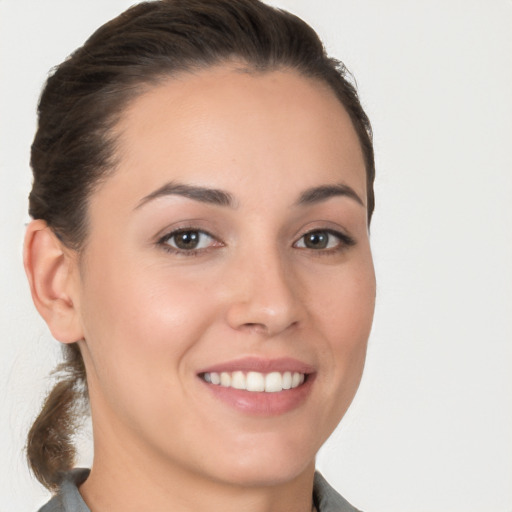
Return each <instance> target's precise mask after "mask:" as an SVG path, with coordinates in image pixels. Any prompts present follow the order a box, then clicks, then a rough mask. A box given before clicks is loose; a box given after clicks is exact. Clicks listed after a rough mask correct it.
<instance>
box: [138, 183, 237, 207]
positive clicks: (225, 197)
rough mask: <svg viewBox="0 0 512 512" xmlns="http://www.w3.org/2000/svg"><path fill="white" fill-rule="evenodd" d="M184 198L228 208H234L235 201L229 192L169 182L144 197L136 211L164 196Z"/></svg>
mask: <svg viewBox="0 0 512 512" xmlns="http://www.w3.org/2000/svg"><path fill="white" fill-rule="evenodd" d="M172 195H175V196H182V197H187V198H188V199H193V200H195V201H200V202H202V203H208V204H214V205H217V206H228V207H230V208H234V206H235V201H234V200H233V196H232V195H231V194H230V193H229V192H225V191H224V190H218V189H215V188H207V187H200V186H197V185H185V184H182V183H176V182H169V183H166V184H165V185H163V186H162V187H160V188H158V189H157V190H155V191H154V192H151V194H149V195H147V196H145V197H143V198H142V199H141V200H140V201H139V203H138V204H137V206H136V207H135V209H136V210H137V209H138V208H140V207H141V206H143V205H145V204H146V203H148V202H149V201H152V200H153V199H157V198H158V197H163V196H172Z"/></svg>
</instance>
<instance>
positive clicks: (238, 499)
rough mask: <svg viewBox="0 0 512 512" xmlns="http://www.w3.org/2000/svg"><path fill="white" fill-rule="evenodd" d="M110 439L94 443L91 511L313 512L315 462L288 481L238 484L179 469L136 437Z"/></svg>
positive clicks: (87, 490)
mask: <svg viewBox="0 0 512 512" xmlns="http://www.w3.org/2000/svg"><path fill="white" fill-rule="evenodd" d="M99 437H100V439H101V436H99ZM108 437H109V441H108V442H105V443H101V442H95V459H94V464H93V467H92V470H91V474H90V476H89V478H88V479H87V480H86V482H85V483H84V484H83V485H82V486H81V487H80V493H81V494H82V496H83V498H84V501H85V502H86V503H87V505H88V506H89V508H90V509H91V512H106V511H108V512H136V511H137V512H138V511H140V510H151V511H152V512H167V511H173V512H196V511H197V510H208V511H209V512H240V511H243V512H277V511H279V512H311V509H312V495H313V478H314V461H311V463H310V464H309V465H308V466H307V467H306V468H304V470H303V471H302V472H300V474H298V475H295V476H294V477H293V478H291V479H286V480H284V481H276V482H263V483H261V482H248V483H245V484H244V483H242V484H240V483H236V484H233V483H231V482H226V481H222V480H220V479H214V478H209V477H208V476H205V475H203V474H201V473H200V472H199V471H193V470H190V469H185V468H183V467H182V466H180V467H176V466H175V465H173V464H172V463H170V462H169V461H168V460H165V459H164V457H163V456H161V455H160V454H158V453H147V451H146V450H143V449H140V448H141V447H140V446H139V447H137V446H135V445H134V443H133V439H131V440H130V439H128V438H126V437H125V436H123V438H122V439H121V438H120V437H119V436H118V437H117V439H112V438H111V437H110V436H108Z"/></svg>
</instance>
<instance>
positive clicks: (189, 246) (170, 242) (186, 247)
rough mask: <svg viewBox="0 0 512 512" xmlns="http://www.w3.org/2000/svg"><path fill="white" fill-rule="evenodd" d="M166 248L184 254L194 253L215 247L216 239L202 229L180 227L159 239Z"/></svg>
mask: <svg viewBox="0 0 512 512" xmlns="http://www.w3.org/2000/svg"><path fill="white" fill-rule="evenodd" d="M159 243H160V244H161V245H163V246H164V248H165V249H166V250H170V251H172V252H179V253H182V254H186V253H189V254H190V253H192V254H194V253H195V252H197V251H201V250H204V249H208V248H209V247H213V246H214V245H215V243H216V240H215V239H214V238H213V237H212V236H211V235H210V234H209V233H206V231H202V230H200V229H179V230H177V231H172V232H171V233H168V234H167V235H165V236H164V237H162V238H161V239H160V241H159Z"/></svg>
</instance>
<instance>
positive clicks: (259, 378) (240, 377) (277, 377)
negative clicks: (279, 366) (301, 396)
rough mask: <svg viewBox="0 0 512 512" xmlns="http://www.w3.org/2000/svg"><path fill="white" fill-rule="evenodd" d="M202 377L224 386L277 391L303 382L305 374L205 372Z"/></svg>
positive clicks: (292, 387)
mask: <svg viewBox="0 0 512 512" xmlns="http://www.w3.org/2000/svg"><path fill="white" fill-rule="evenodd" d="M201 377H202V379H203V380H204V381H206V382H208V383H210V384H214V385H216V386H222V387H225V388H233V389H240V390H245V391H251V392H260V393H262V392H263V393H278V392H280V391H284V390H288V389H294V388H297V387H298V386H300V385H301V384H303V383H304V380H305V378H306V375H305V374H304V373H300V372H292V371H285V372H270V373H266V374H265V373H261V372H255V371H250V372H243V371H240V370H238V371H233V372H205V373H203V374H202V375H201Z"/></svg>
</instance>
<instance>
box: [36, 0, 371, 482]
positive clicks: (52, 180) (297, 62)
mask: <svg viewBox="0 0 512 512" xmlns="http://www.w3.org/2000/svg"><path fill="white" fill-rule="evenodd" d="M234 59H236V60H237V61H242V62H245V63H247V65H248V66H249V67H251V68H253V69H255V70H261V71H267V70H274V69H283V68H287V69H293V70H296V71H297V72H298V73H300V74H302V75H304V76H307V77H312V78H315V79H317V80H319V81H322V82H324V83H326V84H328V85H329V86H330V87H331V89H332V90H333V91H334V93H335V94H336V96H337V97H338V99H339V100H340V102H341V103H342V104H343V105H344V107H345V109H346V111H347V112H348V114H349V115H350V118H351V119H352V123H353V125H354V128H355V130H356V132H357V135H358V137H359V141H360V143H361V148H362V152H363V156H364V160H365V165H366V176H367V203H368V221H370V219H371V215H372V212H373V208H374V195H373V181H374V175H375V166H374V157H373V144H372V132H371V126H370V122H369V120H368V117H367V116H366V114H365V112H364V110H363V108H362V107H361V104H360V102H359V99H358V96H357V92H356V90H355V87H354V86H353V84H352V82H351V80H350V76H349V74H348V71H347V70H346V68H345V67H344V65H343V64H342V63H341V62H339V61H337V60H335V59H332V58H330V57H328V56H327V54H326V52H325V49H324V47H323V45H322V43H321V41H320V39H319V38H318V36H317V34H316V33H315V31H314V30H313V29H312V28H311V27H310V26H309V25H307V24H306V23H305V22H304V21H302V20H301V19H299V18H297V17H296V16H294V15H292V14H290V13H288V12H285V11H282V10H279V9H275V8H272V7H270V6H267V5H265V4H263V3H261V2H260V1H258V0H156V1H151V2H144V3H140V4H138V5H135V6H133V7H131V8H130V9H128V10H127V11H125V12H124V13H122V14H121V15H120V16H118V17H117V18H115V19H113V20H111V21H110V22H108V23H106V24H105V25H103V26H102V27H100V28H99V29H98V30H97V31H96V32H95V33H94V34H93V35H92V36H91V37H90V38H89V39H88V40H87V41H86V43H85V44H84V45H83V46H82V47H81V48H79V49H78V50H76V51H75V52H74V53H73V54H72V55H71V56H70V57H69V58H68V59H66V60H65V61H64V62H63V63H62V64H61V65H60V66H58V67H57V68H55V69H54V70H53V72H52V73H51V74H50V77H49V78H48V81H47V83H46V86H45V88H44V89H43V92H42V95H41V98H40V102H39V108H38V116H39V117H38V121H39V122H38V129H37V132H36V135H35V139H34V142H33V145H32V158H31V166H32V170H33V175H34V182H33V187H32V191H31V193H30V205H29V213H30V215H31V216H32V217H33V218H34V219H44V220H45V221H46V222H47V223H48V225H49V226H50V227H51V229H52V230H53V231H54V232H55V234H56V235H57V236H58V237H59V238H60V239H61V240H62V242H63V243H64V244H66V245H67V246H68V247H70V248H72V249H74V250H77V251H79V250H80V249H81V248H82V247H83V245H84V243H85V242H86V239H87V202H88V198H89V197H90V195H91V193H92V192H93V191H94V188H95V186H97V185H98V184H99V183H100V182H101V180H104V179H106V177H108V174H109V172H112V170H113V169H114V167H115V140H114V138H113V136H112V128H113V126H114V125H115V124H116V122H117V121H118V120H119V117H120V115H121V114H122V112H123V110H124V109H125V108H126V105H127V104H128V102H129V101H130V100H132V99H133V98H135V97H136V96H137V95H138V94H140V92H141V91H142V90H143V88H145V87H147V86H150V85H151V84H156V83H158V82H159V81H160V80H162V79H163V78H166V77H172V76H174V75H176V73H178V72H183V71H190V70H194V69H201V68H207V67H209V66H212V65H215V64H220V63H222V62H227V61H230V60H234ZM64 350H65V361H64V363H62V364H61V365H59V367H58V371H59V372H60V374H61V378H60V380H59V381H58V383H57V384H56V385H55V387H54V388H53V390H52V391H51V392H50V394H49V396H48V398H47V399H46V401H45V403H44V406H43V409H42V411H41V413H40V414H39V416H38V417H37V419H36V421H35V422H34V425H33V426H32V428H31V430H30V433H29V436H28V445H27V455H28V460H29V464H30V466H31V468H32V470H33V472H34V474H35V475H36V477H37V478H38V479H39V480H40V482H41V483H42V484H43V485H45V486H46V487H48V488H49V489H55V488H56V487H57V485H58V483H59V481H60V479H61V477H62V473H63V472H64V471H67V470H69V469H70V468H71V467H72V465H73V458H74V448H73V443H72V435H73V433H74V430H75V423H76V420H77V419H78V418H79V417H80V415H83V407H82V405H80V404H84V403H85V404H86V403H87V387H86V383H85V368H84V364H83V360H82V357H81V355H80V351H79V350H78V347H77V345H76V344H73V345H70V346H65V348H64Z"/></svg>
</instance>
